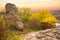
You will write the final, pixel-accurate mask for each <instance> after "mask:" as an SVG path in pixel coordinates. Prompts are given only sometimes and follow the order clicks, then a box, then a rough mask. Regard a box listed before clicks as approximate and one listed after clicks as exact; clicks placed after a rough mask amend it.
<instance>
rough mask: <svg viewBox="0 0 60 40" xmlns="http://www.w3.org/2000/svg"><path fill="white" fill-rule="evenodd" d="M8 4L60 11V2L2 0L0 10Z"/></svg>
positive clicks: (49, 0)
mask: <svg viewBox="0 0 60 40" xmlns="http://www.w3.org/2000/svg"><path fill="white" fill-rule="evenodd" d="M6 3H13V4H15V5H16V6H19V7H21V8H22V7H28V8H37V9H39V8H41V9H60V0H0V8H1V6H5V4H6Z"/></svg>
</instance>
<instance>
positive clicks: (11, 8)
mask: <svg viewBox="0 0 60 40" xmlns="http://www.w3.org/2000/svg"><path fill="white" fill-rule="evenodd" d="M5 9H6V16H5V20H8V21H11V22H10V25H11V26H10V25H9V26H10V27H13V26H14V28H16V29H19V30H23V23H22V21H21V18H20V16H19V15H18V13H19V12H18V9H17V7H16V5H15V4H12V3H7V4H6V5H5ZM12 22H13V24H12ZM7 25H8V23H7Z"/></svg>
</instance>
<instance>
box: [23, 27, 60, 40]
mask: <svg viewBox="0 0 60 40" xmlns="http://www.w3.org/2000/svg"><path fill="white" fill-rule="evenodd" d="M24 40H60V28H52V29H47V30H42V31H38V32H32V33H28V34H25V36H24Z"/></svg>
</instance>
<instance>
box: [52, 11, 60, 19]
mask: <svg viewBox="0 0 60 40" xmlns="http://www.w3.org/2000/svg"><path fill="white" fill-rule="evenodd" d="M51 13H52V14H53V15H54V16H55V17H56V18H57V19H59V20H60V10H56V11H51Z"/></svg>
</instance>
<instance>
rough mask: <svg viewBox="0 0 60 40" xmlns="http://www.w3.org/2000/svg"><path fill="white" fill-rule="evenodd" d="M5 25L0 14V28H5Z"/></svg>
mask: <svg viewBox="0 0 60 40" xmlns="http://www.w3.org/2000/svg"><path fill="white" fill-rule="evenodd" d="M5 25H6V24H5V20H4V16H0V29H5V28H6V27H5Z"/></svg>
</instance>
